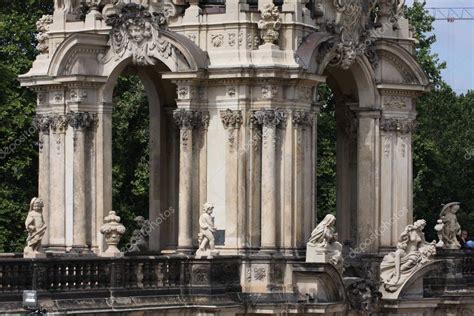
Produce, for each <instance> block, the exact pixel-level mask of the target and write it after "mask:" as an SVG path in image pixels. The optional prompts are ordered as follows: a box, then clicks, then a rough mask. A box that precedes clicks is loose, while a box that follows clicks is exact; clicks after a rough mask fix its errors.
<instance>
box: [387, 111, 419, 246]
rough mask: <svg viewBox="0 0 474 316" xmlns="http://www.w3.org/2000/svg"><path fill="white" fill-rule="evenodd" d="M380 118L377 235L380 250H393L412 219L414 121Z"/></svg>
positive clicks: (407, 118) (390, 117)
mask: <svg viewBox="0 0 474 316" xmlns="http://www.w3.org/2000/svg"><path fill="white" fill-rule="evenodd" d="M397 115H398V116H391V115H388V114H384V117H383V118H382V119H381V122H380V134H381V135H380V138H381V181H380V183H381V189H380V194H381V196H380V201H381V202H380V207H381V212H380V213H381V217H380V222H381V234H380V239H381V240H380V246H381V247H393V246H396V244H397V242H398V238H399V236H400V234H401V232H402V231H403V229H404V228H405V226H406V225H408V224H409V223H411V222H412V221H410V219H411V215H412V212H411V210H412V198H413V197H412V190H413V185H412V181H413V179H412V157H411V134H412V132H413V131H414V129H415V122H414V118H412V117H409V116H408V115H407V114H404V115H403V116H404V117H400V113H398V114H397Z"/></svg>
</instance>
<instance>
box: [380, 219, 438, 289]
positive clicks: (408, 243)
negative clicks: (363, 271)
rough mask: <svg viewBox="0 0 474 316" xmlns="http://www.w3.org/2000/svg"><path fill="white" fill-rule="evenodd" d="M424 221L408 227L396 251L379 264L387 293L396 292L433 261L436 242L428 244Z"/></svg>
mask: <svg viewBox="0 0 474 316" xmlns="http://www.w3.org/2000/svg"><path fill="white" fill-rule="evenodd" d="M425 226H426V221H425V220H424V219H420V220H417V221H416V222H415V223H414V224H413V225H408V226H407V227H405V230H404V231H403V232H402V234H401V235H400V239H399V242H398V244H397V250H396V251H395V252H391V253H389V254H387V255H386V256H385V257H384V258H383V260H382V263H381V264H380V279H381V281H382V283H383V288H384V289H385V291H387V292H391V293H393V292H396V291H397V290H398V289H399V288H400V287H401V286H402V285H403V284H404V283H405V281H406V280H408V279H409V278H410V276H412V275H413V274H414V273H415V272H416V271H418V270H420V269H421V268H422V267H423V266H425V265H427V264H428V263H429V262H431V261H432V260H433V257H434V255H435V254H436V247H435V244H436V241H433V242H431V243H428V242H427V241H426V240H425V234H424V233H423V229H424V228H425Z"/></svg>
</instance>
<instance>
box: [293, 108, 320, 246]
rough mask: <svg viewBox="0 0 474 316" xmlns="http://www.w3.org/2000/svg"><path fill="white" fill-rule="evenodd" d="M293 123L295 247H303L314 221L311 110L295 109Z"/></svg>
mask: <svg viewBox="0 0 474 316" xmlns="http://www.w3.org/2000/svg"><path fill="white" fill-rule="evenodd" d="M293 125H294V129H295V131H294V133H295V157H296V158H295V159H296V162H295V175H294V179H295V180H294V181H295V197H294V198H295V204H294V217H295V218H294V225H295V227H294V231H295V240H294V242H295V244H294V246H295V247H303V246H304V244H305V242H306V240H307V238H308V236H307V235H308V233H310V232H311V229H312V227H313V226H314V224H315V223H313V214H312V213H313V210H314V208H313V206H312V205H311V202H312V190H313V187H312V185H311V181H312V174H311V170H312V167H313V166H312V161H311V149H312V148H311V140H312V137H311V136H312V135H310V133H311V127H312V125H313V117H312V115H311V113H310V112H309V111H294V112H293Z"/></svg>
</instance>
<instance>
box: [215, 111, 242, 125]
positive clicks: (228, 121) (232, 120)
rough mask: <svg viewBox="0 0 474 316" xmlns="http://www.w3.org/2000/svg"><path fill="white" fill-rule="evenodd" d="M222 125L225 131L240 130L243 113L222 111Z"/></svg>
mask: <svg viewBox="0 0 474 316" xmlns="http://www.w3.org/2000/svg"><path fill="white" fill-rule="evenodd" d="M220 115H221V120H222V124H223V125H224V128H225V129H229V128H230V129H239V128H240V126H241V125H242V122H243V119H242V111H241V110H231V109H227V110H225V111H220Z"/></svg>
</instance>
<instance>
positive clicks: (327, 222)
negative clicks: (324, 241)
mask: <svg viewBox="0 0 474 316" xmlns="http://www.w3.org/2000/svg"><path fill="white" fill-rule="evenodd" d="M321 224H323V225H324V226H326V227H331V226H334V225H336V216H334V215H332V214H328V215H326V217H324V219H323V220H322V221H321Z"/></svg>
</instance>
